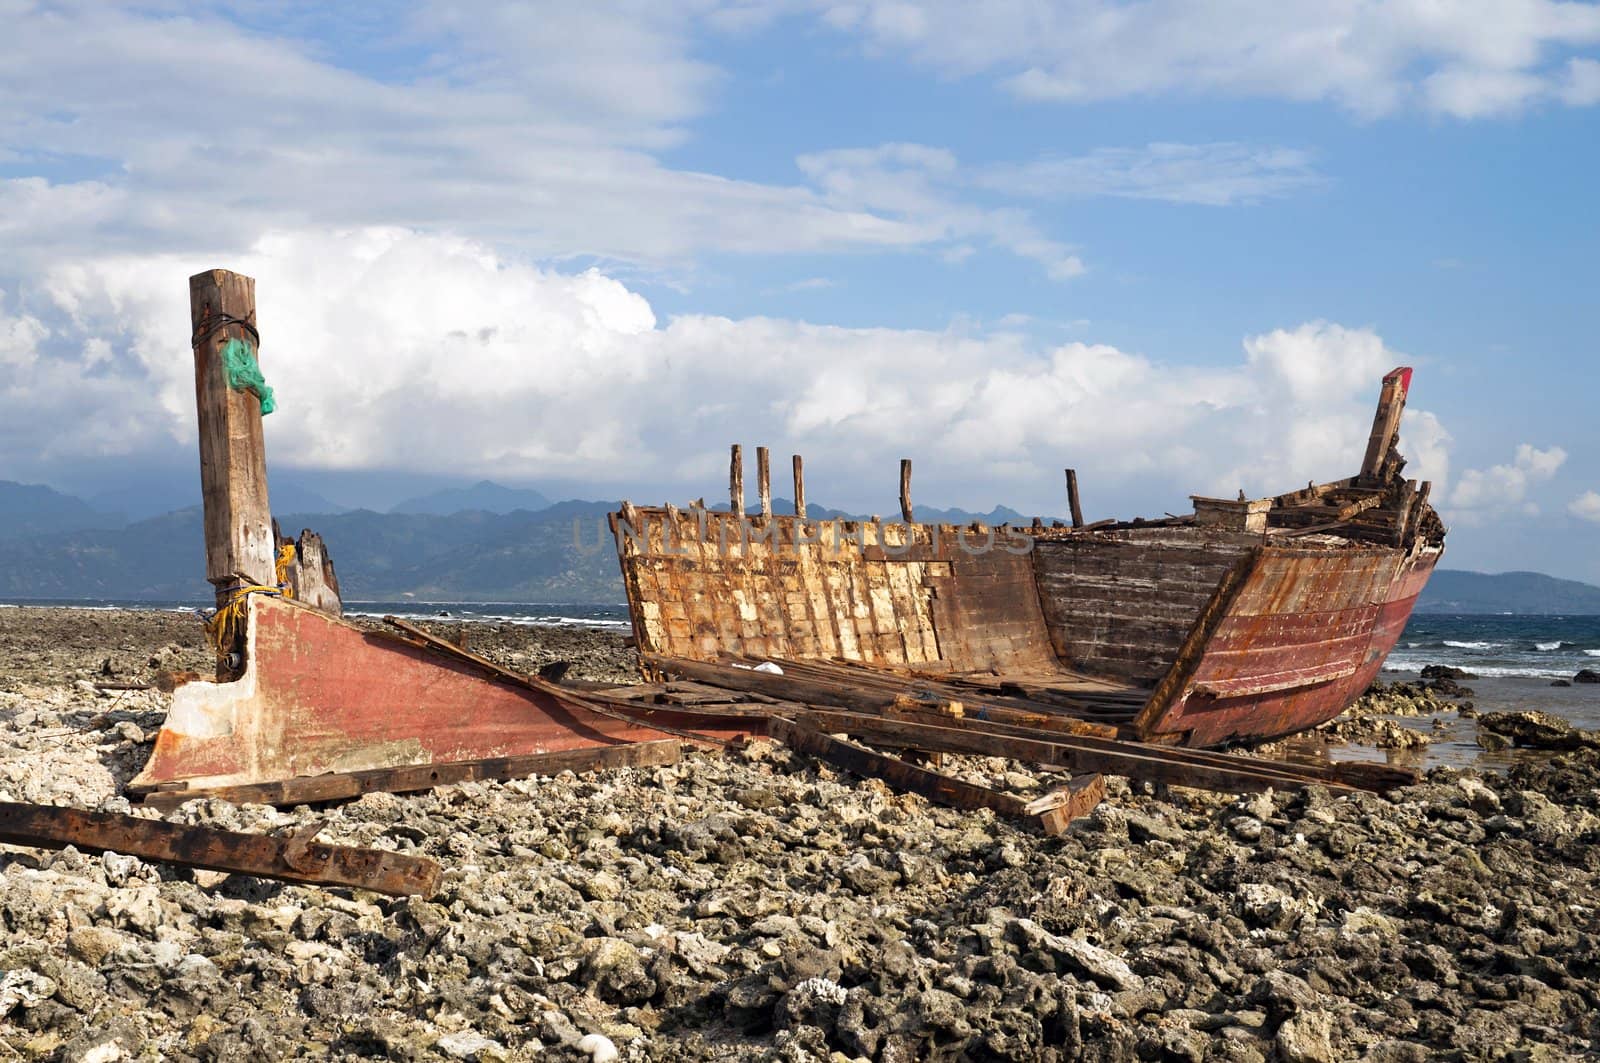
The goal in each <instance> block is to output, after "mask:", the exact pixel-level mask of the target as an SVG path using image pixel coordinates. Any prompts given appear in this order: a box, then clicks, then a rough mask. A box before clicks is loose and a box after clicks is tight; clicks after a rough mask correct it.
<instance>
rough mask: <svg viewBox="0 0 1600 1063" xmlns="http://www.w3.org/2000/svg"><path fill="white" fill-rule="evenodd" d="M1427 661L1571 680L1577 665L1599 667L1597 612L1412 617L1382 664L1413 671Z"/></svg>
mask: <svg viewBox="0 0 1600 1063" xmlns="http://www.w3.org/2000/svg"><path fill="white" fill-rule="evenodd" d="M1430 664H1447V665H1450V666H1452V667H1454V668H1465V669H1466V670H1467V671H1469V672H1473V673H1476V674H1477V675H1480V676H1484V677H1496V678H1499V677H1506V676H1525V677H1529V678H1534V679H1571V678H1572V677H1573V675H1574V674H1576V673H1577V672H1578V670H1579V669H1582V668H1592V669H1594V670H1596V671H1600V616H1482V615H1476V616H1461V615H1449V614H1442V613H1441V614H1417V615H1413V616H1412V617H1411V621H1410V623H1408V624H1407V625H1406V629H1405V632H1404V634H1402V635H1401V636H1400V641H1399V643H1398V644H1397V645H1396V646H1395V648H1394V652H1393V653H1391V654H1390V655H1389V660H1388V663H1387V664H1386V665H1385V667H1386V668H1389V669H1397V670H1401V671H1417V670H1419V669H1421V668H1422V667H1423V666H1425V665H1430Z"/></svg>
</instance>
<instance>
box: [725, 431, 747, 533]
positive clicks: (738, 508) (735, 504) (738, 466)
mask: <svg viewBox="0 0 1600 1063" xmlns="http://www.w3.org/2000/svg"><path fill="white" fill-rule="evenodd" d="M728 508H729V509H730V510H732V511H733V512H734V513H735V514H738V515H740V516H743V515H744V451H743V450H741V449H740V447H739V444H737V443H735V444H734V445H733V457H732V458H731V459H730V460H729V462H728Z"/></svg>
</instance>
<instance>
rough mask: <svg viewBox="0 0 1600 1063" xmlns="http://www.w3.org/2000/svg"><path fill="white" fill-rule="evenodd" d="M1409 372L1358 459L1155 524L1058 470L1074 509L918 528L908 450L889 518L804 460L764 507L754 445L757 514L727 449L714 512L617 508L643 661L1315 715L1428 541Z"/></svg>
mask: <svg viewBox="0 0 1600 1063" xmlns="http://www.w3.org/2000/svg"><path fill="white" fill-rule="evenodd" d="M1410 384H1411V370H1410V369H1406V368H1401V369H1396V370H1394V371H1393V372H1391V373H1389V374H1388V375H1387V376H1385V377H1384V379H1383V383H1382V389H1381V392H1380V395H1379V399H1378V406H1377V413H1376V416H1375V417H1374V420H1373V425H1372V433H1371V436H1370V438H1369V441H1368V445H1367V449H1366V456H1365V459H1364V461H1363V462H1362V465H1361V470H1360V471H1359V472H1358V473H1357V474H1356V475H1354V476H1351V477H1349V478H1347V479H1342V480H1337V481H1333V482H1331V483H1323V484H1316V483H1312V484H1308V485H1307V486H1306V487H1305V488H1303V489H1300V490H1297V491H1290V492H1287V493H1285V494H1281V495H1277V496H1275V497H1268V498H1257V499H1246V498H1244V497H1243V496H1242V493H1241V497H1240V498H1238V499H1219V498H1204V497H1198V496H1196V497H1194V498H1193V503H1194V511H1193V513H1191V514H1188V515H1184V516H1171V517H1163V518H1161V519H1157V520H1144V519H1135V520H1131V521H1116V520H1104V521H1098V522H1095V523H1092V524H1086V523H1085V522H1084V520H1083V516H1082V509H1081V504H1080V502H1079V498H1078V489H1077V475H1076V473H1075V471H1073V470H1070V469H1069V470H1067V484H1068V496H1069V498H1068V501H1069V505H1070V508H1071V511H1072V523H1071V525H1070V526H1068V525H1065V524H1064V523H1062V522H1052V524H1051V525H1050V526H1048V527H1047V526H1045V525H1044V523H1043V522H1042V521H1035V522H1034V523H1033V524H1032V525H1029V526H1023V527H1011V526H1002V527H1000V528H992V527H985V526H984V525H981V524H974V525H971V526H951V525H936V524H924V523H919V522H917V521H916V520H915V519H914V512H913V508H912V504H911V497H910V484H911V463H910V462H909V461H902V462H901V476H900V508H901V519H900V520H898V521H894V522H884V521H882V520H878V519H873V520H869V521H812V520H808V519H807V517H806V514H805V502H804V499H805V482H804V469H803V464H802V462H801V459H800V458H799V457H796V458H795V459H794V470H795V499H796V500H797V501H796V506H795V508H796V512H795V513H794V514H792V515H789V514H785V515H777V514H774V513H773V512H772V505H771V482H770V468H769V460H768V455H767V452H766V451H765V450H764V449H762V450H759V451H758V453H757V473H758V494H759V502H758V507H757V509H756V512H755V513H754V514H753V515H751V514H746V512H745V508H746V507H745V504H744V497H743V496H744V491H743V468H742V462H741V453H740V448H738V447H734V448H733V460H732V464H731V469H730V505H729V509H728V510H727V511H720V510H719V511H709V510H707V509H706V508H705V507H704V506H703V505H697V506H693V507H690V508H688V509H679V508H676V507H672V506H666V507H661V508H650V509H645V508H640V507H635V506H628V505H624V506H623V508H622V509H621V511H620V512H618V513H616V514H614V515H613V517H612V527H613V531H614V532H615V535H616V543H617V550H618V555H619V557H620V559H621V564H622V571H623V582H624V585H625V587H626V590H627V595H628V604H629V607H630V612H631V616H632V619H633V628H634V635H635V638H636V639H637V641H638V646H639V652H640V655H641V659H642V661H643V663H644V665H645V667H646V669H647V670H649V671H650V672H652V673H654V674H656V675H658V676H660V677H677V678H682V679H691V680H695V681H698V682H702V683H705V682H709V683H714V684H715V685H717V686H723V687H727V688H730V689H753V690H762V691H764V692H766V693H768V694H771V693H773V692H775V691H781V690H784V689H792V690H794V691H797V692H804V693H807V694H808V695H811V696H813V697H815V696H822V695H821V693H820V692H824V691H827V690H828V689H831V688H847V689H848V688H860V687H863V686H872V685H881V684H883V683H885V682H888V683H891V684H899V685H902V686H905V687H906V690H905V691H903V692H905V693H915V690H913V689H912V688H916V689H920V690H923V691H928V690H933V689H938V690H939V691H940V692H941V693H943V694H945V695H947V696H949V697H957V696H958V692H961V691H965V692H973V691H978V692H984V693H987V694H991V695H996V696H1004V697H1007V698H1011V699H1013V700H1016V701H1018V702H1021V703H1026V704H1027V705H1028V706H1030V707H1031V708H1033V709H1036V710H1039V711H1046V710H1048V711H1050V712H1051V713H1052V714H1053V715H1055V716H1064V717H1067V718H1076V719H1079V720H1082V721H1084V722H1096V723H1100V724H1107V725H1111V726H1112V727H1114V729H1115V733H1116V734H1117V736H1118V737H1121V738H1128V739H1135V740H1138V741H1141V742H1145V743H1156V744H1179V745H1184V746H1198V747H1214V746H1220V745H1226V744H1229V743H1233V742H1241V741H1244V742H1249V741H1259V740H1263V739H1270V738H1274V737H1277V736H1281V735H1286V734H1291V733H1293V732H1296V731H1302V730H1305V729H1307V728H1311V727H1315V726H1316V725H1318V724H1320V723H1323V722H1325V721H1327V720H1329V719H1331V718H1333V717H1334V716H1337V715H1338V714H1339V713H1340V712H1342V711H1343V710H1344V709H1345V708H1346V707H1348V706H1349V705H1350V703H1351V702H1352V701H1354V700H1355V698H1357V697H1358V696H1359V695H1360V694H1361V693H1362V692H1363V691H1365V690H1366V689H1367V687H1368V686H1369V685H1370V684H1371V682H1372V680H1373V679H1374V677H1376V675H1377V674H1378V671H1379V669H1380V668H1381V667H1382V666H1383V661H1384V658H1385V657H1386V656H1387V655H1388V653H1389V651H1390V650H1391V649H1392V648H1393V647H1394V644H1395V642H1396V641H1397V640H1398V639H1399V637H1400V633H1401V631H1402V629H1403V628H1404V627H1405V623H1406V619H1407V618H1408V617H1409V616H1410V615H1411V609H1412V606H1413V605H1414V604H1415V603H1416V599H1417V595H1418V593H1419V592H1420V591H1421V590H1422V587H1423V585H1424V584H1425V583H1426V582H1427V579H1428V575H1429V573H1431V572H1432V571H1433V567H1434V565H1435V564H1436V563H1437V562H1438V560H1439V557H1440V556H1441V554H1442V553H1443V549H1444V533H1445V529H1444V525H1443V524H1442V523H1441V522H1440V520H1439V517H1438V514H1437V513H1435V512H1434V510H1433V508H1432V506H1430V505H1429V504H1428V494H1429V488H1430V485H1429V484H1428V483H1426V482H1424V483H1422V484H1420V485H1419V484H1418V483H1417V482H1416V481H1414V480H1406V479H1404V478H1403V476H1402V472H1403V470H1404V467H1405V459H1404V458H1403V457H1402V456H1401V455H1400V453H1399V451H1398V449H1397V446H1398V441H1399V432H1400V420H1401V414H1402V413H1403V411H1404V409H1405V402H1406V395H1407V392H1408V390H1409V388H1410ZM762 662H771V663H772V664H773V665H774V666H775V667H777V668H779V669H781V670H782V673H783V674H782V676H781V677H780V676H774V675H771V674H770V673H768V674H766V675H763V674H761V673H758V672H752V671H751V670H750V667H749V666H750V665H753V664H760V663H762ZM740 665H743V666H744V667H739V666H740ZM802 683H803V684H805V686H804V687H803V688H802V687H801V686H799V685H797V684H802ZM834 704H844V702H843V701H840V700H838V699H835V701H834Z"/></svg>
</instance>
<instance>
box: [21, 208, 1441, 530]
mask: <svg viewBox="0 0 1600 1063" xmlns="http://www.w3.org/2000/svg"><path fill="white" fill-rule="evenodd" d="M213 264H214V263H211V262H206V261H201V260H192V259H187V258H185V257H179V256H171V255H153V256H105V257H100V258H95V259H90V260H84V261H79V262H74V263H71V264H65V265H62V266H60V267H58V268H56V269H55V270H53V271H52V272H51V274H50V275H49V277H48V278H47V282H46V283H45V284H43V285H40V287H39V290H38V291H37V292H34V293H32V295H31V297H30V299H31V301H30V306H29V310H28V311H27V312H26V313H22V312H20V311H19V309H18V300H16V299H12V300H11V302H10V304H8V305H9V306H10V309H9V310H8V311H7V314H8V316H6V317H5V318H3V319H0V337H16V338H15V339H7V340H0V344H3V346H0V352H4V354H3V356H4V357H10V358H14V357H16V356H17V355H16V353H15V352H17V351H22V352H25V353H24V355H23V356H24V357H27V358H30V359H35V360H36V364H35V365H34V366H33V367H32V368H31V369H30V370H29V371H28V372H26V373H22V374H13V375H12V377H11V379H10V381H9V383H8V385H7V387H6V390H3V391H0V424H4V425H7V426H8V428H7V430H6V433H5V434H0V447H4V448H5V449H4V450H3V451H0V460H9V461H12V462H13V463H15V462H17V461H18V460H27V459H31V458H33V457H34V456H35V455H36V454H37V447H38V441H39V440H40V439H46V440H49V441H50V443H49V445H50V446H51V447H53V448H56V450H55V453H59V454H63V455H65V456H69V457H70V456H79V457H89V456H102V455H114V456H119V457H129V456H141V455H150V454H157V453H166V452H170V451H177V450H183V451H188V450H190V449H191V448H192V446H193V432H194V429H193V416H194V415H193V409H192V407H193V379H192V362H191V359H190V354H189V350H188V308H187V305H186V291H185V286H184V284H183V278H184V277H185V276H187V275H188V274H189V273H192V272H195V271H196V270H197V269H198V268H200V267H203V266H209V265H213ZM230 265H233V266H234V267H236V268H238V269H239V270H241V271H242V272H246V273H249V274H251V275H254V276H255V277H256V278H257V279H258V297H259V300H260V306H259V318H260V323H261V327H262V331H263V347H262V352H261V360H262V367H263V370H264V371H265V373H266V376H267V379H268V382H269V383H271V384H272V385H273V386H274V387H275V388H276V389H277V393H278V397H279V400H280V407H279V410H278V412H276V413H274V414H273V415H272V416H271V417H269V418H268V419H267V421H266V427H267V438H268V446H269V450H270V451H271V453H272V455H273V461H274V467H280V466H302V467H317V468H340V469H370V468H400V469H413V470H417V471H429V472H441V473H450V474H459V475H474V476H475V475H489V476H497V477H503V478H508V479H517V478H520V479H540V478H577V479H582V480H585V481H587V482H590V483H592V484H595V485H596V489H597V490H599V489H600V488H601V485H606V484H615V483H619V482H624V481H627V482H636V483H637V482H651V483H657V484H661V485H684V486H685V487H686V488H687V489H688V490H690V491H692V493H693V494H702V493H705V491H706V488H707V486H708V485H712V484H715V483H717V482H718V481H719V480H720V478H721V476H722V469H723V462H724V461H725V457H724V454H725V452H724V451H723V449H722V448H723V447H724V446H725V445H726V444H727V443H728V442H732V441H735V440H740V441H745V442H749V443H768V444H771V445H773V446H775V447H778V448H783V447H792V448H794V449H795V450H797V451H799V452H801V453H804V454H805V455H806V456H807V458H808V460H809V461H811V462H812V463H813V465H814V467H815V468H816V469H817V473H816V476H817V478H818V485H819V488H820V485H821V484H822V483H824V482H826V483H828V484H829V496H830V499H833V498H837V499H840V500H843V501H848V500H849V499H850V498H851V497H852V495H853V496H854V497H855V498H858V499H859V498H861V497H864V496H868V495H870V494H871V489H869V487H868V486H867V483H868V482H869V481H871V479H872V477H873V474H874V472H875V471H883V472H884V478H883V490H884V491H887V490H889V489H890V486H891V480H892V475H891V473H892V470H893V468H894V463H895V459H897V458H899V457H902V456H906V455H907V454H908V453H909V452H908V451H907V447H908V446H911V447H913V449H914V451H915V455H916V456H917V457H918V458H919V459H921V460H920V462H919V470H927V471H926V472H925V473H919V476H925V477H926V478H927V479H926V481H925V482H928V483H930V484H931V485H932V488H933V489H937V490H938V491H939V492H940V493H941V495H942V496H943V497H947V498H950V499H951V500H952V501H955V502H970V503H972V504H983V505H987V504H991V503H992V502H993V501H995V500H998V499H1002V498H1004V499H1010V500H1014V502H1015V503H1016V504H1018V505H1025V504H1029V503H1030V502H1032V503H1034V504H1036V506H1037V508H1038V509H1039V511H1040V512H1054V511H1055V510H1057V509H1059V501H1058V500H1057V499H1055V495H1056V494H1057V493H1058V492H1057V490H1056V488H1057V486H1058V485H1057V483H1056V480H1057V478H1058V470H1059V467H1060V466H1061V465H1062V464H1064V463H1069V462H1070V463H1072V464H1075V465H1077V466H1078V467H1079V468H1081V469H1084V470H1086V471H1087V470H1089V469H1093V470H1095V475H1096V476H1097V477H1103V478H1105V482H1107V483H1115V482H1117V481H1119V480H1125V479H1130V478H1131V479H1133V480H1136V481H1138V482H1139V483H1141V484H1142V485H1143V488H1144V490H1145V491H1146V493H1147V494H1154V493H1156V492H1161V493H1162V496H1163V497H1169V498H1170V497H1172V495H1173V494H1175V495H1176V498H1174V499H1173V503H1172V504H1181V501H1180V500H1181V498H1182V495H1183V494H1186V493H1188V492H1191V491H1195V492H1202V493H1219V492H1225V493H1232V492H1233V491H1236V490H1238V489H1239V488H1240V487H1241V486H1242V487H1245V488H1246V489H1247V490H1249V491H1251V493H1261V492H1268V491H1276V490H1283V489H1284V488H1286V487H1288V486H1294V485H1297V484H1299V483H1303V482H1304V481H1305V479H1307V478H1312V477H1315V478H1317V479H1331V478H1334V477H1337V476H1341V475H1348V474H1350V473H1351V472H1352V471H1353V470H1354V469H1355V467H1356V466H1357V465H1358V464H1359V462H1360V459H1361V454H1362V450H1363V448H1364V445H1365V439H1366V432H1367V428H1368V426H1369V424H1370V419H1371V410H1372V403H1373V401H1374V399H1375V397H1376V394H1377V388H1378V380H1379V378H1380V377H1381V375H1382V373H1383V372H1384V371H1386V370H1387V369H1389V368H1391V367H1392V365H1393V364H1394V363H1395V362H1397V361H1399V360H1401V359H1402V357H1403V356H1401V355H1399V354H1396V353H1395V352H1394V351H1392V350H1390V349H1388V348H1387V347H1386V346H1385V345H1384V343H1383V341H1382V339H1381V338H1380V337H1379V336H1377V334H1376V333H1374V332H1372V331H1371V330H1370V329H1360V328H1346V327H1344V326H1340V325H1337V324H1332V323H1327V322H1312V323H1309V324H1306V325H1302V326H1299V327H1297V328H1293V329H1282V330H1276V331H1273V332H1268V333H1263V334H1261V335H1258V336H1253V337H1249V338H1247V339H1246V340H1245V341H1244V344H1243V348H1242V350H1241V352H1240V355H1239V357H1238V359H1237V360H1236V361H1235V362H1234V363H1233V364H1231V365H1227V364H1225V365H1223V366H1221V367H1220V368H1200V367H1196V366H1192V365H1182V364H1173V363H1165V362H1159V361H1155V360H1152V359H1150V358H1148V357H1145V356H1142V355H1139V354H1137V353H1133V352H1128V351H1124V350H1120V349H1118V348H1116V347H1113V346H1109V345H1105V344H1094V343H1080V342H1074V343H1066V344H1061V345H1058V346H1041V345H1039V344H1038V343H1037V342H1035V341H1033V340H1030V339H1028V338H1027V337H1025V336H1023V335H1021V334H1019V333H1017V332H1014V331H1005V330H999V331H992V332H989V331H968V330H963V329H959V328H952V329H948V330H944V331H919V330H909V329H882V328H879V329H857V328H840V327H834V326H827V325H819V324H812V323H807V322H803V321H793V320H782V319H774V318H744V319H737V320H735V319H730V318H724V317H716V316H709V315H698V314H691V315H683V316H679V317H675V318H672V319H670V320H667V321H662V320H660V319H659V318H658V317H657V315H656V313H655V311H654V310H653V309H652V307H651V306H650V305H649V303H648V302H647V300H645V299H644V298H643V297H642V296H640V295H639V294H638V293H636V292H634V291H631V290H630V289H629V288H628V287H626V286H625V285H624V284H622V283H620V282H619V281H617V280H616V279H614V278H612V277H609V276H607V275H605V274H604V273H603V272H601V271H599V270H586V271H583V272H578V273H560V272H555V271H551V270H548V269H542V268H539V267H536V266H533V265H530V264H528V263H526V262H522V261H518V260H513V259H508V258H506V257H504V256H503V255H501V254H498V253H496V252H494V251H492V250H490V249H489V248H488V247H486V246H485V245H482V244H479V243H475V242H473V241H471V240H467V239H464V238H461V237H450V236H440V235H437V234H426V233H419V232H415V231H411V230H404V229H397V228H376V229H361V230H351V231H345V232H329V231H324V230H297V231H285V232H279V233H276V234H273V235H271V236H269V237H267V238H265V239H262V240H261V241H259V242H258V243H257V244H256V245H255V246H254V248H253V249H252V250H251V251H250V252H249V253H248V254H247V255H245V256H243V257H242V258H240V259H239V260H237V261H234V262H231V263H230ZM1202 353H1205V352H1202ZM69 412H70V413H69ZM1412 417H1413V421H1411V422H1408V431H1409V430H1411V427H1410V426H1421V427H1422V428H1423V429H1425V430H1426V431H1425V433H1424V435H1425V437H1426V438H1427V439H1429V440H1431V443H1430V445H1439V446H1442V445H1443V443H1444V442H1447V436H1446V435H1445V434H1444V433H1443V430H1442V428H1441V427H1440V426H1439V425H1438V423H1437V421H1436V420H1434V419H1432V418H1431V416H1430V415H1427V414H1425V413H1420V414H1413V415H1412ZM69 418H70V420H71V422H72V423H82V424H86V425H93V426H95V427H94V430H93V431H88V432H77V431H74V432H72V433H63V432H61V431H60V429H59V426H60V425H61V424H63V423H67V422H68V420H69ZM1428 433H1431V435H1429V434H1428ZM1168 492H1171V493H1172V494H1167V493H1168ZM874 497H875V496H874Z"/></svg>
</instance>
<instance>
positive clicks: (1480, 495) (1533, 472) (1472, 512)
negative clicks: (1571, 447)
mask: <svg viewBox="0 0 1600 1063" xmlns="http://www.w3.org/2000/svg"><path fill="white" fill-rule="evenodd" d="M1566 460H1567V452H1566V451H1565V450H1563V449H1562V448H1560V447H1550V448H1548V449H1546V450H1540V449H1538V448H1537V447H1535V446H1533V445H1532V444H1531V443H1523V444H1521V445H1520V446H1518V447H1517V452H1516V454H1515V455H1514V456H1513V458H1512V460H1511V461H1510V462H1508V463H1506V464H1503V465H1494V466H1491V467H1490V468H1487V469H1467V470H1466V471H1464V472H1463V473H1462V474H1461V479H1460V480H1459V481H1457V483H1456V486H1455V490H1454V491H1453V492H1452V493H1451V494H1450V508H1451V510H1452V511H1453V513H1454V514H1456V515H1458V516H1459V517H1460V518H1461V519H1464V520H1466V521H1467V522H1469V523H1470V522H1474V521H1476V520H1479V519H1481V518H1482V517H1483V515H1485V514H1486V513H1488V512H1492V511H1496V510H1518V511H1521V512H1524V513H1527V514H1529V515H1533V514H1537V513H1538V512H1539V508H1538V505H1537V504H1536V503H1534V502H1532V501H1529V500H1528V489H1529V488H1530V487H1532V486H1533V485H1535V484H1539V483H1543V482H1544V481H1546V480H1549V479H1550V478H1551V477H1552V476H1554V475H1555V474H1556V470H1557V469H1559V468H1561V466H1562V464H1563V463H1564V462H1565V461H1566Z"/></svg>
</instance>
